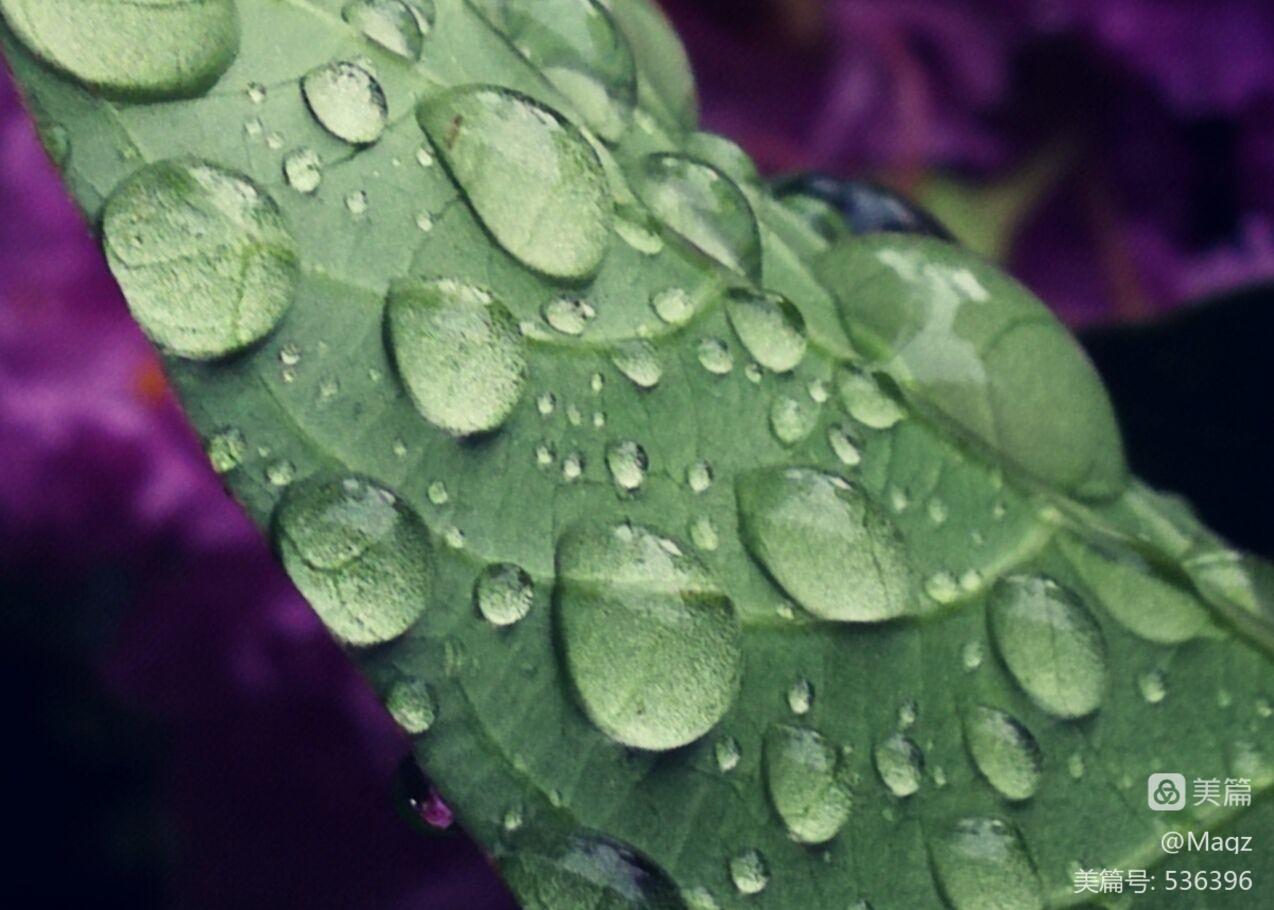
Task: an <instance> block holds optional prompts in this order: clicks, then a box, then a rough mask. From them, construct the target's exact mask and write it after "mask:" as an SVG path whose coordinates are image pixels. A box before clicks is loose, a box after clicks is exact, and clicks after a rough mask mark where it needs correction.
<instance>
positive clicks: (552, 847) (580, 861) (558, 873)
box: [499, 834, 684, 910]
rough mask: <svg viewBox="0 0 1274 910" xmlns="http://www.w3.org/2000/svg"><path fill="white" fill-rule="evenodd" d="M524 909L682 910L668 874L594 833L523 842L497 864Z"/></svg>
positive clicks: (679, 899) (639, 855) (637, 855)
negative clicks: (558, 841) (552, 839)
mask: <svg viewBox="0 0 1274 910" xmlns="http://www.w3.org/2000/svg"><path fill="white" fill-rule="evenodd" d="M499 864H500V872H501V874H502V875H503V876H504V878H505V880H506V881H507V882H508V883H509V886H510V887H511V888H512V889H513V891H514V893H515V894H517V896H518V899H519V903H520V905H521V906H522V907H523V908H524V910H566V908H575V907H578V908H585V907H588V908H593V907H596V908H598V910H602V908H605V910H682V908H683V907H684V904H683V903H682V901H681V896H680V894H679V892H678V890H677V888H676V886H675V885H674V884H673V882H672V880H671V879H670V878H669V877H668V875H667V874H666V873H665V872H664V871H663V870H662V869H660V868H659V867H658V866H656V865H655V864H654V862H652V861H651V860H649V859H647V858H646V857H644V856H642V855H641V854H639V853H638V852H637V851H636V850H633V849H632V848H631V847H627V846H625V845H623V844H620V843H619V842H618V841H614V840H611V839H610V838H606V837H602V836H601V835H597V834H584V835H579V836H575V837H571V838H568V839H567V840H565V841H563V842H560V843H558V844H553V843H552V842H550V843H547V844H546V843H543V842H534V843H532V842H529V841H528V843H527V846H525V847H521V848H519V849H518V850H517V851H515V852H514V853H513V854H511V855H510V856H508V857H506V858H504V859H501V860H500V861H499Z"/></svg>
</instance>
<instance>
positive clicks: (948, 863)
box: [929, 818, 1044, 910]
mask: <svg viewBox="0 0 1274 910" xmlns="http://www.w3.org/2000/svg"><path fill="white" fill-rule="evenodd" d="M929 854H930V856H931V857H932V866H933V873H934V879H935V882H936V884H937V886H938V888H939V890H940V891H941V892H942V894H943V896H944V897H945V898H946V899H947V900H948V901H949V902H950V904H951V906H952V907H953V908H954V910H1042V908H1043V907H1044V901H1043V898H1042V897H1041V896H1040V883H1039V879H1038V877H1037V876H1036V873H1035V866H1034V865H1033V864H1032V863H1031V858H1030V856H1028V855H1027V852H1026V847H1025V846H1023V844H1022V838H1021V836H1020V835H1019V834H1018V833H1017V830H1016V829H1015V828H1014V827H1013V826H1012V825H1010V824H1009V823H1008V822H1006V821H1002V820H1000V819H998V818H964V819H960V820H959V821H957V822H955V823H954V824H952V825H950V826H949V827H948V829H947V830H945V831H943V832H941V833H940V834H939V835H938V836H937V837H935V838H934V839H933V840H932V841H931V842H930V844H929Z"/></svg>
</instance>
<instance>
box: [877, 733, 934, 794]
mask: <svg viewBox="0 0 1274 910" xmlns="http://www.w3.org/2000/svg"><path fill="white" fill-rule="evenodd" d="M872 757H873V758H874V760H875V762H876V773H877V774H879V775H880V779H881V781H882V782H883V783H884V784H885V786H886V787H888V788H889V792H890V793H892V794H893V795H894V796H897V797H899V798H900V799H901V798H904V797H908V796H911V795H912V794H913V793H915V792H916V791H917V790H919V789H920V782H921V781H923V780H924V774H925V757H924V753H923V752H921V751H920V747H919V746H917V745H916V744H915V743H914V742H913V741H912V740H911V739H910V738H909V737H906V736H903V735H902V734H901V733H895V734H893V735H892V736H890V737H888V738H887V739H884V740H881V741H880V742H879V743H877V744H876V749H875V751H874V753H873V756H872Z"/></svg>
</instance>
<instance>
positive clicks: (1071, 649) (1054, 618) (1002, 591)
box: [987, 575, 1107, 717]
mask: <svg viewBox="0 0 1274 910" xmlns="http://www.w3.org/2000/svg"><path fill="white" fill-rule="evenodd" d="M987 623H988V626H989V628H990V632H991V639H992V641H993V642H994V643H995V647H996V650H997V651H998V652H999V654H1000V657H1001V658H1002V659H1003V661H1004V663H1005V665H1006V666H1007V667H1008V669H1009V672H1010V673H1011V674H1013V678H1014V679H1015V680H1017V682H1018V684H1019V685H1020V686H1021V687H1022V688H1023V689H1024V690H1025V691H1026V694H1027V695H1029V696H1030V697H1031V699H1032V700H1033V701H1035V703H1036V704H1038V705H1039V706H1040V707H1041V708H1043V709H1044V710H1045V711H1048V712H1049V713H1050V714H1054V715H1056V716H1058V717H1083V716H1084V715H1086V714H1091V713H1092V712H1093V711H1096V710H1097V709H1098V708H1099V707H1100V706H1101V703H1102V698H1103V697H1104V695H1105V692H1106V675H1107V668H1106V644H1105V641H1104V640H1103V639H1102V634H1101V628H1100V627H1099V626H1098V625H1097V622H1096V621H1095V620H1094V619H1093V618H1092V616H1091V615H1089V613H1088V610H1087V609H1085V607H1084V605H1083V603H1082V602H1081V601H1080V599H1079V598H1078V597H1077V596H1076V595H1075V594H1074V593H1072V592H1071V591H1069V590H1068V589H1066V588H1063V587H1062V586H1061V585H1059V584H1057V582H1055V581H1052V580H1050V579H1047V578H1041V577H1036V576H1023V575H1017V576H1012V577H1009V578H1003V579H1001V580H1000V581H998V582H996V584H995V587H994V588H992V589H991V596H990V599H989V601H988V604H987Z"/></svg>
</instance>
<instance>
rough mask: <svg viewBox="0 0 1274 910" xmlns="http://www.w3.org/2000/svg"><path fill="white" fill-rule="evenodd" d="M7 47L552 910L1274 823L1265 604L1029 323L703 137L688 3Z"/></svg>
mask: <svg viewBox="0 0 1274 910" xmlns="http://www.w3.org/2000/svg"><path fill="white" fill-rule="evenodd" d="M46 7H47V9H48V10H53V11H55V12H61V13H62V14H63V15H56V16H55V15H52V14H46ZM0 11H2V12H3V15H4V22H5V23H6V26H5V29H4V30H3V33H2V35H3V46H4V50H5V53H6V56H7V58H8V60H9V62H10V64H11V65H12V67H13V69H14V71H15V73H16V74H17V75H18V78H19V79H20V81H21V82H22V84H23V85H24V87H25V90H26V92H27V97H28V100H29V102H30V104H31V106H32V109H33V110H34V111H35V112H36V113H37V118H38V120H39V121H40V124H41V128H42V130H43V132H44V135H45V136H46V137H49V144H50V147H51V148H55V149H56V150H57V152H58V154H57V158H58V161H59V164H60V165H61V166H62V167H63V169H64V172H65V175H66V182H67V185H68V187H69V188H70V190H71V191H72V193H73V194H74V195H75V198H76V199H77V200H78V201H79V204H80V205H81V207H82V208H83V210H84V212H85V213H86V215H87V216H88V218H89V219H90V221H91V222H92V224H93V225H94V226H95V228H97V229H98V230H99V231H100V232H101V234H102V239H103V244H104V246H105V250H106V255H107V257H108V261H109V263H110V265H111V267H112V269H113V270H114V272H115V274H116V276H117V278H118V279H119V281H120V283H121V285H122V286H123V287H124V289H125V292H126V294H127V296H128V298H129V303H130V306H131V307H132V310H133V312H134V314H135V315H136V317H137V319H138V321H139V323H140V324H141V325H142V327H143V328H144V329H145V330H146V331H147V333H148V334H149V335H150V337H151V338H152V339H154V341H155V342H156V344H157V345H158V346H159V347H160V348H161V350H162V351H163V353H164V356H165V359H166V363H167V367H168V370H169V373H170V376H171V377H172V380H173V382H174V384H175V385H176V387H177V389H178V391H179V393H180V395H181V397H182V400H183V402H184V404H185V406H186V409H187V411H188V413H189V414H190V416H191V418H192V419H193V421H194V422H195V424H196V426H197V427H198V429H199V431H200V432H201V433H202V434H203V436H204V438H205V439H206V441H207V444H208V449H209V453H210V456H211V458H212V461H213V464H214V466H215V467H216V468H217V469H218V470H219V471H221V472H222V473H223V475H224V477H225V480H226V482H227V484H228V485H229V486H230V487H231V488H232V489H233V491H234V492H235V494H236V495H237V496H238V497H239V499H240V500H241V501H242V502H243V504H244V506H245V507H246V508H247V509H248V510H249V511H250V512H251V514H252V515H253V516H254V517H255V518H256V519H257V521H258V522H259V523H260V525H261V527H262V528H263V529H266V530H267V531H268V532H269V533H270V534H271V536H272V540H273V541H274V544H275V547H276V549H277V550H278V553H279V556H280V558H281V560H282V561H283V564H284V565H285V567H286V568H287V569H288V571H289V572H290V573H291V575H292V577H293V579H294V580H295V581H296V583H297V586H298V587H299V588H300V589H301V590H302V591H303V592H304V593H305V595H306V596H307V597H308V598H309V600H310V602H311V603H312V604H313V606H314V608H315V610H316V612H317V613H318V614H319V616H320V617H321V618H322V619H323V620H324V621H325V622H326V623H327V624H328V626H329V628H330V629H331V631H332V634H333V635H334V636H335V637H336V638H337V639H338V640H340V641H341V642H342V643H344V644H345V646H346V647H347V648H348V649H349V652H350V654H351V655H352V656H353V658H354V659H356V660H357V661H358V662H359V663H360V665H361V666H362V667H363V669H364V670H365V672H366V674H367V676H368V678H369V679H370V680H371V682H372V684H373V685H374V686H375V687H376V689H377V690H378V692H379V693H380V694H381V696H382V698H383V699H384V701H385V703H386V705H387V707H388V708H389V710H390V712H391V713H392V714H393V716H394V717H395V718H396V719H397V720H398V722H399V723H400V724H401V725H402V726H403V728H404V729H405V730H407V731H408V732H409V733H410V734H412V735H413V737H414V739H415V749H416V754H417V757H418V758H419V760H420V762H421V764H422V765H423V766H424V767H425V768H426V769H427V771H428V773H429V775H430V776H431V778H432V779H433V780H434V781H435V782H436V783H437V786H438V787H439V788H440V789H441V791H442V792H443V793H444V794H445V795H446V797H447V798H448V800H449V801H450V803H451V804H452V805H453V806H454V807H455V809H456V812H457V816H458V818H459V819H460V821H461V823H462V824H463V825H464V827H465V828H466V829H467V830H468V831H469V832H470V833H471V834H472V835H473V836H474V837H475V838H477V840H478V841H479V842H481V843H482V844H483V845H484V846H485V847H486V849H487V850H488V851H490V853H491V854H492V856H493V857H494V858H495V861H496V862H497V863H498V865H499V867H500V868H501V870H502V871H503V872H504V874H505V876H506V879H507V880H508V882H509V883H510V885H511V886H512V887H513V889H514V890H515V891H516V892H517V894H518V895H519V897H520V899H521V900H522V901H523V903H524V904H525V905H526V906H527V907H532V908H552V910H575V908H648V910H665V908H696V910H703V908H738V907H745V906H746V907H770V908H784V910H790V908H800V910H820V908H843V907H846V906H853V905H856V904H855V902H857V901H866V902H869V904H870V906H872V907H875V908H877V910H884V908H890V907H894V908H919V907H936V906H940V905H941V904H942V903H943V902H945V903H946V904H948V905H950V906H953V907H955V908H957V910H976V908H983V907H995V908H1030V907H1045V906H1048V907H1052V906H1066V905H1071V904H1075V903H1078V902H1079V898H1078V897H1077V896H1076V895H1075V894H1074V889H1073V886H1072V876H1073V872H1074V870H1075V869H1076V868H1101V867H1109V868H1154V867H1156V865H1157V864H1158V863H1159V861H1160V860H1161V858H1162V857H1161V855H1160V854H1159V853H1158V848H1157V843H1158V839H1159V837H1160V835H1161V833H1162V832H1163V831H1164V830H1165V829H1166V828H1167V827H1169V826H1174V827H1182V828H1187V827H1188V828H1193V829H1198V830H1203V829H1209V830H1210V829H1216V828H1222V827H1224V828H1226V829H1227V830H1233V831H1235V832H1237V833H1241V834H1249V835H1252V836H1254V837H1255V838H1256V842H1257V843H1261V842H1262V841H1261V838H1262V837H1268V836H1274V815H1272V814H1271V809H1270V803H1269V800H1268V798H1267V797H1266V791H1267V790H1268V788H1269V787H1270V785H1271V783H1272V782H1274V766H1272V764H1271V761H1270V758H1269V755H1268V750H1269V748H1270V743H1271V740H1270V731H1269V723H1270V720H1269V718H1270V714H1271V711H1270V707H1269V698H1270V696H1271V692H1270V689H1271V683H1272V682H1274V678H1272V675H1271V668H1270V663H1269V648H1270V643H1271V640H1272V639H1274V621H1272V620H1271V583H1270V577H1271V576H1270V572H1269V569H1268V567H1267V566H1266V565H1265V564H1264V563H1260V562H1258V561H1256V560H1253V559H1250V558H1247V557H1243V556H1241V555H1240V554H1236V553H1234V552H1233V551H1231V550H1230V549H1229V548H1227V547H1225V545H1224V544H1223V543H1222V542H1221V541H1220V540H1219V539H1217V538H1216V537H1215V536H1214V535H1212V534H1210V533H1209V532H1207V531H1206V529H1204V528H1202V527H1201V526H1200V525H1199V524H1198V522H1197V521H1196V520H1195V519H1194V517H1193V516H1192V515H1191V514H1190V512H1189V511H1188V509H1185V508H1183V507H1182V506H1181V505H1180V504H1179V503H1177V502H1176V501H1174V500H1171V499H1170V498H1167V497H1163V496H1160V495H1157V494H1154V493H1152V492H1151V491H1149V490H1147V489H1146V488H1144V487H1142V486H1140V485H1139V484H1137V483H1135V482H1130V481H1129V480H1128V477H1127V472H1126V469H1125V466H1124V463H1123V457H1122V451H1121V444H1120V440H1119V433H1118V429H1117V427H1116V426H1115V422H1114V419H1113V417H1112V416H1111V409H1110V405H1109V402H1108V400H1107V398H1106V395H1105V392H1104V390H1103V388H1102V386H1101V383H1100V381H1099V380H1098V379H1097V377H1096V374H1095V372H1094V371H1093V370H1092V368H1091V367H1090V366H1089V365H1088V363H1087V361H1086V360H1085V359H1084V358H1083V356H1082V354H1080V353H1079V351H1078V349H1077V348H1076V347H1075V346H1074V344H1073V342H1072V341H1071V339H1070V337H1069V336H1068V335H1067V334H1066V332H1065V331H1064V330H1063V329H1062V328H1061V327H1060V326H1058V325H1057V323H1056V322H1055V321H1054V320H1053V319H1052V317H1051V316H1049V315H1048V313H1047V311H1046V310H1045V309H1044V308H1043V307H1042V306H1041V305H1040V304H1039V303H1038V302H1037V301H1035V300H1034V299H1032V298H1031V297H1030V296H1029V294H1028V293H1027V292H1026V291H1025V290H1024V289H1022V288H1021V287H1020V286H1018V285H1017V284H1015V283H1013V282H1011V281H1010V280H1008V279H1007V278H1005V277H1003V276H1002V275H1000V274H999V273H998V272H996V271H995V270H994V269H993V268H992V267H990V266H988V265H986V264H984V263H983V262H981V261H980V260H977V259H976V258H974V257H973V256H972V255H970V254H967V253H964V252H961V251H959V250H958V249H956V248H954V247H950V246H946V245H943V244H941V243H938V242H936V241H930V240H923V239H916V238H910V237H905V236H889V237H880V238H870V239H844V238H842V239H839V240H837V241H836V242H835V244H834V245H832V244H830V243H829V241H828V240H827V239H826V237H825V233H824V232H823V230H820V228H825V227H826V225H820V223H819V222H818V218H817V217H816V216H817V215H818V213H814V216H812V215H811V210H810V209H809V208H808V207H802V206H792V207H790V208H789V207H788V205H787V204H785V203H782V202H779V201H777V200H775V199H774V198H773V197H772V196H771V195H770V194H769V193H768V191H767V190H765V189H764V188H763V186H762V185H761V184H760V182H759V181H758V179H757V177H756V171H755V168H754V167H753V166H752V164H751V162H750V161H748V159H747V157H746V155H744V154H743V153H742V152H741V151H740V150H739V149H738V148H737V146H734V145H733V144H732V143H729V142H728V141H726V140H723V139H720V138H719V137H711V136H706V135H704V134H699V133H695V132H693V130H694V125H693V113H692V112H693V109H694V104H693V97H694V96H693V87H692V85H691V83H690V80H689V77H688V71H687V68H686V66H685V58H684V54H683V52H682V51H681V50H680V47H679V46H678V45H677V43H676V41H675V39H673V38H672V37H671V33H670V32H669V31H668V29H667V24H666V22H665V21H664V20H663V19H662V17H661V15H660V14H659V13H658V12H657V10H656V9H655V8H654V7H653V6H651V5H650V4H648V3H645V2H642V0H612V2H608V3H599V2H593V0H569V2H568V0H552V2H544V3H541V2H540V0H481V2H478V0H473V2H467V0H353V2H349V0H238V2H230V0H224V2H217V0H204V2H200V0H187V2H181V0H162V2H161V0H154V2H140V0H127V2H125V0H119V2H108V0H99V2H97V3H94V4H89V5H85V4H70V3H69V2H68V3H56V4H35V3H33V2H25V0H0ZM196 35H197V36H198V40H195V36H196ZM832 236H836V235H835V234H833V235H832ZM1165 768H1169V769H1175V770H1180V771H1181V772H1182V773H1185V774H1187V775H1189V776H1191V777H1201V778H1218V779H1221V780H1224V779H1226V778H1247V779H1249V780H1250V782H1251V786H1252V792H1253V805H1252V807H1251V808H1250V809H1245V808H1244V807H1238V806H1230V807H1211V806H1208V805H1202V806H1198V807H1195V806H1190V807H1188V808H1187V809H1185V810H1183V811H1180V812H1178V813H1167V814H1160V813H1155V812H1152V811H1150V810H1149V808H1147V807H1146V804H1145V803H1144V802H1143V800H1142V794H1143V791H1142V789H1141V788H1142V787H1144V780H1145V778H1146V776H1147V775H1148V774H1149V773H1151V772H1156V771H1161V770H1164V769H1165ZM1205 859H1206V861H1207V863H1208V864H1209V865H1208V867H1209V868H1235V867H1237V866H1238V865H1239V864H1242V863H1244V862H1247V861H1248V859H1246V858H1243V857H1238V858H1236V857H1229V858H1218V857H1215V856H1213V857H1207V858H1205ZM1193 861H1194V860H1188V861H1182V862H1180V863H1179V864H1178V863H1174V865H1180V866H1182V867H1188V866H1189V865H1190V862H1193ZM1200 862H1202V860H1200ZM1206 897H1207V902H1206V905H1207V906H1209V907H1218V906H1250V902H1249V897H1250V895H1248V894H1246V893H1239V894H1235V895H1224V894H1221V895H1217V894H1210V895H1206ZM1180 905H1181V906H1204V903H1203V902H1200V901H1196V902H1195V903H1194V904H1190V902H1189V899H1188V898H1187V899H1184V900H1183V901H1182V902H1181V903H1180ZM859 906H866V904H860V905H859Z"/></svg>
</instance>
